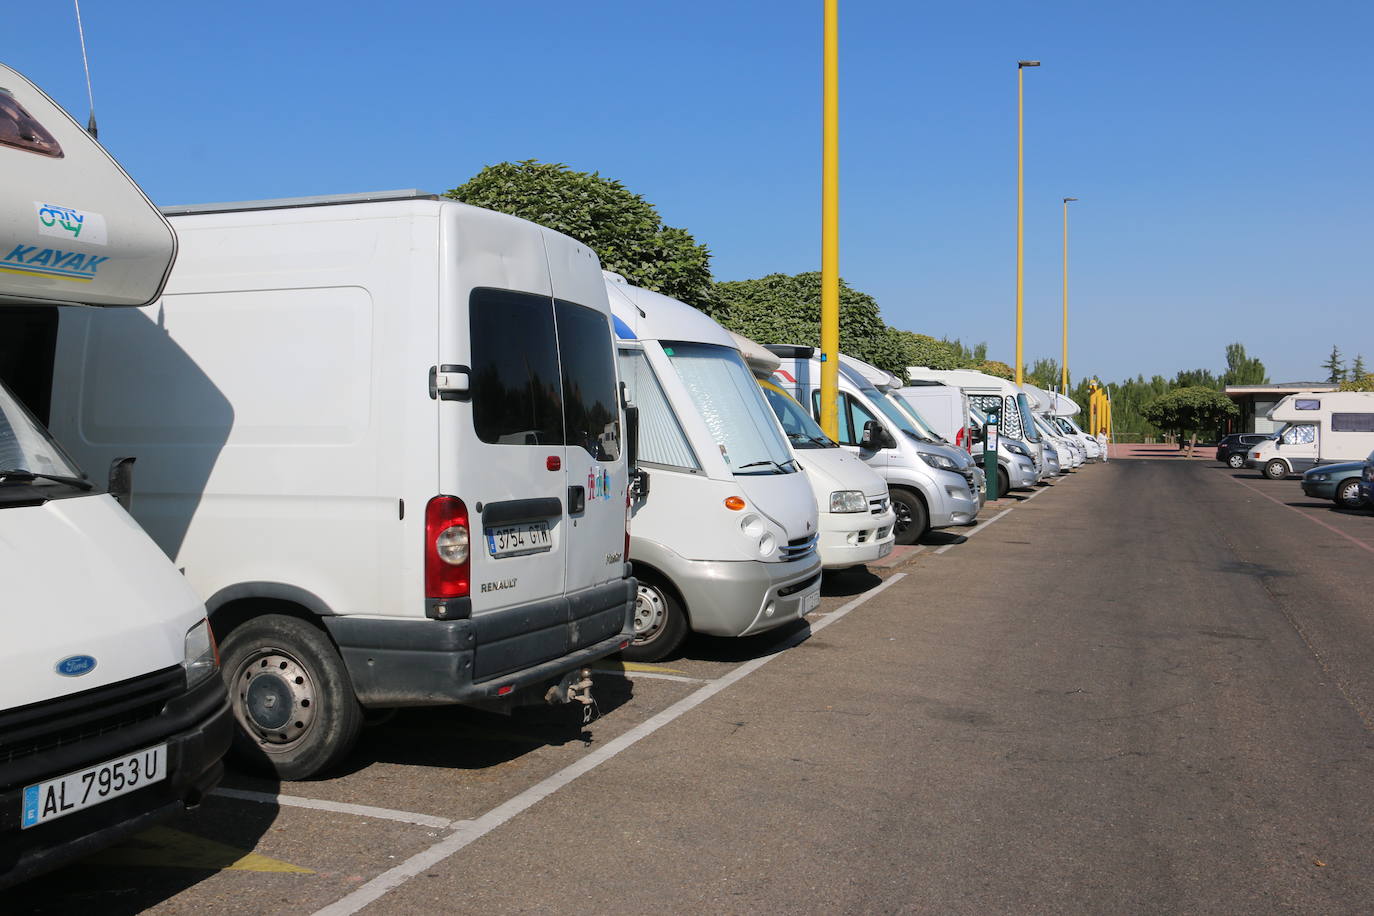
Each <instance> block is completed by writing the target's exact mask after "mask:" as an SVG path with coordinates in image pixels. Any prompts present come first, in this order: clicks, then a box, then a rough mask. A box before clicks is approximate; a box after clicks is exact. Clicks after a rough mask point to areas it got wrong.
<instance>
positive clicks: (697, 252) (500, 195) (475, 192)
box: [445, 159, 713, 314]
mask: <svg viewBox="0 0 1374 916" xmlns="http://www.w3.org/2000/svg"><path fill="white" fill-rule="evenodd" d="M445 196H446V197H451V198H453V199H454V200H459V201H462V202H463V203H467V204H473V205H474V206H478V207H486V208H487V209H489V210H499V211H501V212H502V213H510V214H513V215H515V216H519V217H523V218H524V219H527V220H530V221H531V222H535V223H538V224H539V225H541V226H547V227H548V228H550V229H554V230H557V231H558V232H562V233H564V234H565V235H570V236H572V237H573V238H575V239H578V240H579V241H581V242H582V243H583V244H585V245H587V246H588V247H590V248H591V249H592V250H593V251H595V252H596V254H597V257H599V258H601V264H602V266H604V267H605V268H606V269H607V270H613V271H615V272H616V273H619V274H623V275H624V276H625V278H626V279H627V280H629V281H630V282H631V283H633V284H634V285H636V286H642V287H644V288H645V289H651V290H654V291H655V292H660V293H663V294H664V295H668V296H672V297H673V298H675V299H681V300H682V301H683V302H686V303H688V304H690V305H694V306H696V307H697V308H699V309H702V310H703V311H706V312H707V313H708V314H709V313H710V312H711V311H712V307H713V302H712V299H711V253H710V251H708V250H707V248H706V246H705V245H701V244H698V243H697V241H696V240H695V239H694V238H692V236H691V234H690V233H688V232H687V230H685V229H675V228H673V227H671V226H665V225H663V221H662V220H661V219H660V218H659V215H658V210H656V209H655V208H654V206H653V205H652V204H650V203H649V202H648V201H646V200H645V199H644V198H643V197H641V196H639V195H638V194H635V193H634V192H632V191H630V190H628V189H627V188H626V187H625V186H624V185H622V184H621V183H620V182H618V181H614V180H612V179H609V178H603V177H602V176H601V175H600V174H599V173H597V172H590V173H589V172H575V171H573V170H572V169H570V168H568V167H567V166H565V165H563V164H561V163H556V162H538V161H536V160H534V159H527V160H525V161H524V162H500V163H497V164H496V165H489V166H487V167H485V168H484V169H482V171H480V172H478V173H477V174H476V175H474V176H473V177H472V178H470V179H468V181H467V182H466V183H464V184H461V185H459V186H458V187H456V188H454V189H452V190H450V191H448V192H447V193H446V194H445Z"/></svg>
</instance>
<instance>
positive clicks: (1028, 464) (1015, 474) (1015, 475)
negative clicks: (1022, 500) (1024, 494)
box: [1003, 455, 1040, 490]
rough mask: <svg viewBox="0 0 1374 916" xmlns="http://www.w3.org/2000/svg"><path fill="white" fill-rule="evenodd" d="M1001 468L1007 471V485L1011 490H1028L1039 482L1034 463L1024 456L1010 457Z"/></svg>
mask: <svg viewBox="0 0 1374 916" xmlns="http://www.w3.org/2000/svg"><path fill="white" fill-rule="evenodd" d="M1003 467H1005V468H1006V469H1007V485H1008V486H1010V487H1011V488H1012V489H1013V490H1029V489H1030V488H1031V487H1034V486H1035V485H1036V484H1037V483H1039V482H1040V477H1039V475H1038V474H1037V473H1036V471H1035V462H1034V461H1031V460H1030V459H1029V458H1027V457H1026V456H1025V455H1012V456H1011V458H1010V459H1009V460H1008V461H1007V463H1006V464H1005V465H1003Z"/></svg>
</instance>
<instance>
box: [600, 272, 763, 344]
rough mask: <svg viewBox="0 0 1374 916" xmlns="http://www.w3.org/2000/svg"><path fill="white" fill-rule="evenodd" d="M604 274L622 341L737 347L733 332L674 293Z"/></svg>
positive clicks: (618, 333)
mask: <svg viewBox="0 0 1374 916" xmlns="http://www.w3.org/2000/svg"><path fill="white" fill-rule="evenodd" d="M602 275H603V276H605V278H606V297H607V298H608V299H610V300H611V315H612V316H614V318H615V334H616V337H618V338H620V339H621V340H680V341H683V342H685V343H705V344H717V345H719V346H723V347H729V348H730V349H732V350H733V349H736V347H735V341H734V339H733V338H732V337H731V336H730V332H729V331H727V330H725V328H723V327H721V326H720V325H719V324H717V323H716V322H715V321H713V320H711V318H710V316H708V315H707V314H706V313H705V312H702V311H701V310H699V309H695V308H693V307H692V306H690V305H688V304H687V303H685V302H680V301H678V300H677V299H674V298H672V297H671V296H665V295H663V294H662V293H656V292H654V291H653V290H649V289H643V288H641V287H638V286H631V285H630V284H629V283H628V282H626V280H625V278H624V277H622V276H620V275H619V274H616V273H612V272H610V271H602Z"/></svg>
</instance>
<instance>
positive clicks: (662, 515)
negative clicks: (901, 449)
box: [606, 274, 821, 661]
mask: <svg viewBox="0 0 1374 916" xmlns="http://www.w3.org/2000/svg"><path fill="white" fill-rule="evenodd" d="M606 289H607V292H608V294H609V296H610V301H611V309H612V311H613V312H614V314H615V317H616V334H617V336H618V337H619V347H620V371H621V376H622V377H623V378H624V380H625V384H626V386H627V387H628V389H629V393H630V400H631V402H632V403H634V404H635V405H636V407H637V408H638V410H639V423H640V440H641V441H640V453H639V461H640V465H641V466H642V467H643V468H645V469H647V470H646V471H645V473H646V474H647V478H648V479H647V485H642V486H640V487H639V488H638V493H637V494H636V499H635V500H634V503H633V517H632V521H631V525H630V559H631V561H632V562H633V564H634V572H635V575H636V577H637V578H638V580H639V588H638V600H637V602H636V605H635V622H634V624H635V642H634V645H633V646H631V647H630V648H629V649H628V650H626V652H625V653H624V655H625V656H626V657H627V658H632V659H640V660H648V661H653V660H657V659H660V658H663V657H665V656H666V655H668V654H669V653H671V652H672V651H673V650H674V649H675V648H676V647H677V646H678V645H679V644H680V643H681V642H682V640H683V638H684V637H685V636H686V634H687V631H688V630H689V629H690V630H694V631H696V632H698V633H707V634H710V635H712V636H749V635H752V634H754V633H762V632H764V631H766V630H771V629H773V628H775V627H778V626H782V625H783V624H786V623H790V622H792V621H795V620H797V619H799V618H801V617H804V616H806V615H807V614H809V613H810V612H811V611H813V610H815V609H816V608H817V607H819V606H820V597H821V596H820V587H821V559H820V557H819V555H818V554H817V552H816V541H817V513H816V500H815V498H814V497H813V496H812V495H811V485H810V483H808V481H807V478H806V476H805V475H804V474H802V473H801V469H800V468H799V467H798V464H797V461H796V460H795V459H794V458H793V456H792V451H791V450H790V449H789V448H788V447H787V439H786V438H785V437H784V436H783V432H782V428H781V427H780V426H779V425H778V421H777V418H776V417H774V416H773V413H772V411H771V410H769V408H768V404H767V403H766V402H765V400H764V397H763V393H762V392H761V391H760V390H759V387H758V385H757V384H756V383H755V381H754V376H753V374H752V373H751V372H750V371H749V368H748V367H747V366H746V365H745V363H744V360H743V359H742V358H741V357H740V354H739V351H738V350H736V349H735V342H734V340H733V339H732V338H731V337H730V334H729V332H728V331H726V330H725V329H724V328H722V327H721V326H720V325H718V324H716V323H715V322H714V321H712V320H711V319H710V318H708V317H706V315H705V314H703V313H702V312H700V311H698V310H697V309H694V308H692V307H691V306H689V305H686V304H685V303H682V302H679V301H677V300H676V299H671V298H669V297H667V296H663V295H660V294H658V293H655V292H650V291H649V290H646V289H640V288H638V287H634V286H630V285H628V284H627V283H625V282H624V280H623V278H621V277H619V276H617V275H615V274H608V275H607V277H606Z"/></svg>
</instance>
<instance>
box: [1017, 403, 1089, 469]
mask: <svg viewBox="0 0 1374 916" xmlns="http://www.w3.org/2000/svg"><path fill="white" fill-rule="evenodd" d="M1021 387H1022V389H1024V390H1025V392H1026V395H1027V397H1028V398H1029V399H1030V404H1031V414H1032V416H1033V417H1034V418H1035V425H1036V428H1037V429H1039V430H1040V433H1041V435H1042V436H1043V437H1044V438H1046V439H1047V440H1049V441H1050V442H1052V443H1053V444H1054V446H1055V448H1057V449H1058V450H1059V452H1060V456H1059V458H1060V464H1062V465H1064V467H1065V468H1066V469H1068V468H1077V467H1080V466H1082V464H1083V462H1085V461H1087V460H1088V453H1087V449H1085V448H1084V447H1083V445H1082V443H1080V442H1078V441H1077V440H1076V439H1075V438H1074V437H1072V436H1068V435H1065V434H1064V431H1063V430H1062V429H1060V428H1059V426H1058V424H1056V423H1055V422H1054V416H1055V410H1056V404H1057V401H1058V399H1059V395H1057V394H1054V393H1053V392H1050V391H1046V390H1045V389H1044V388H1040V387H1038V386H1036V385H1032V384H1030V383H1029V382H1027V383H1026V384H1024V385H1022V386H1021ZM1065 400H1067V398H1066V399H1065ZM1069 403H1072V402H1071V401H1070V402H1069ZM1075 406H1076V405H1075ZM1061 409H1062V408H1061ZM1066 453H1067V454H1066ZM1066 457H1067V458H1068V461H1067V463H1066V462H1065V458H1066Z"/></svg>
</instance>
